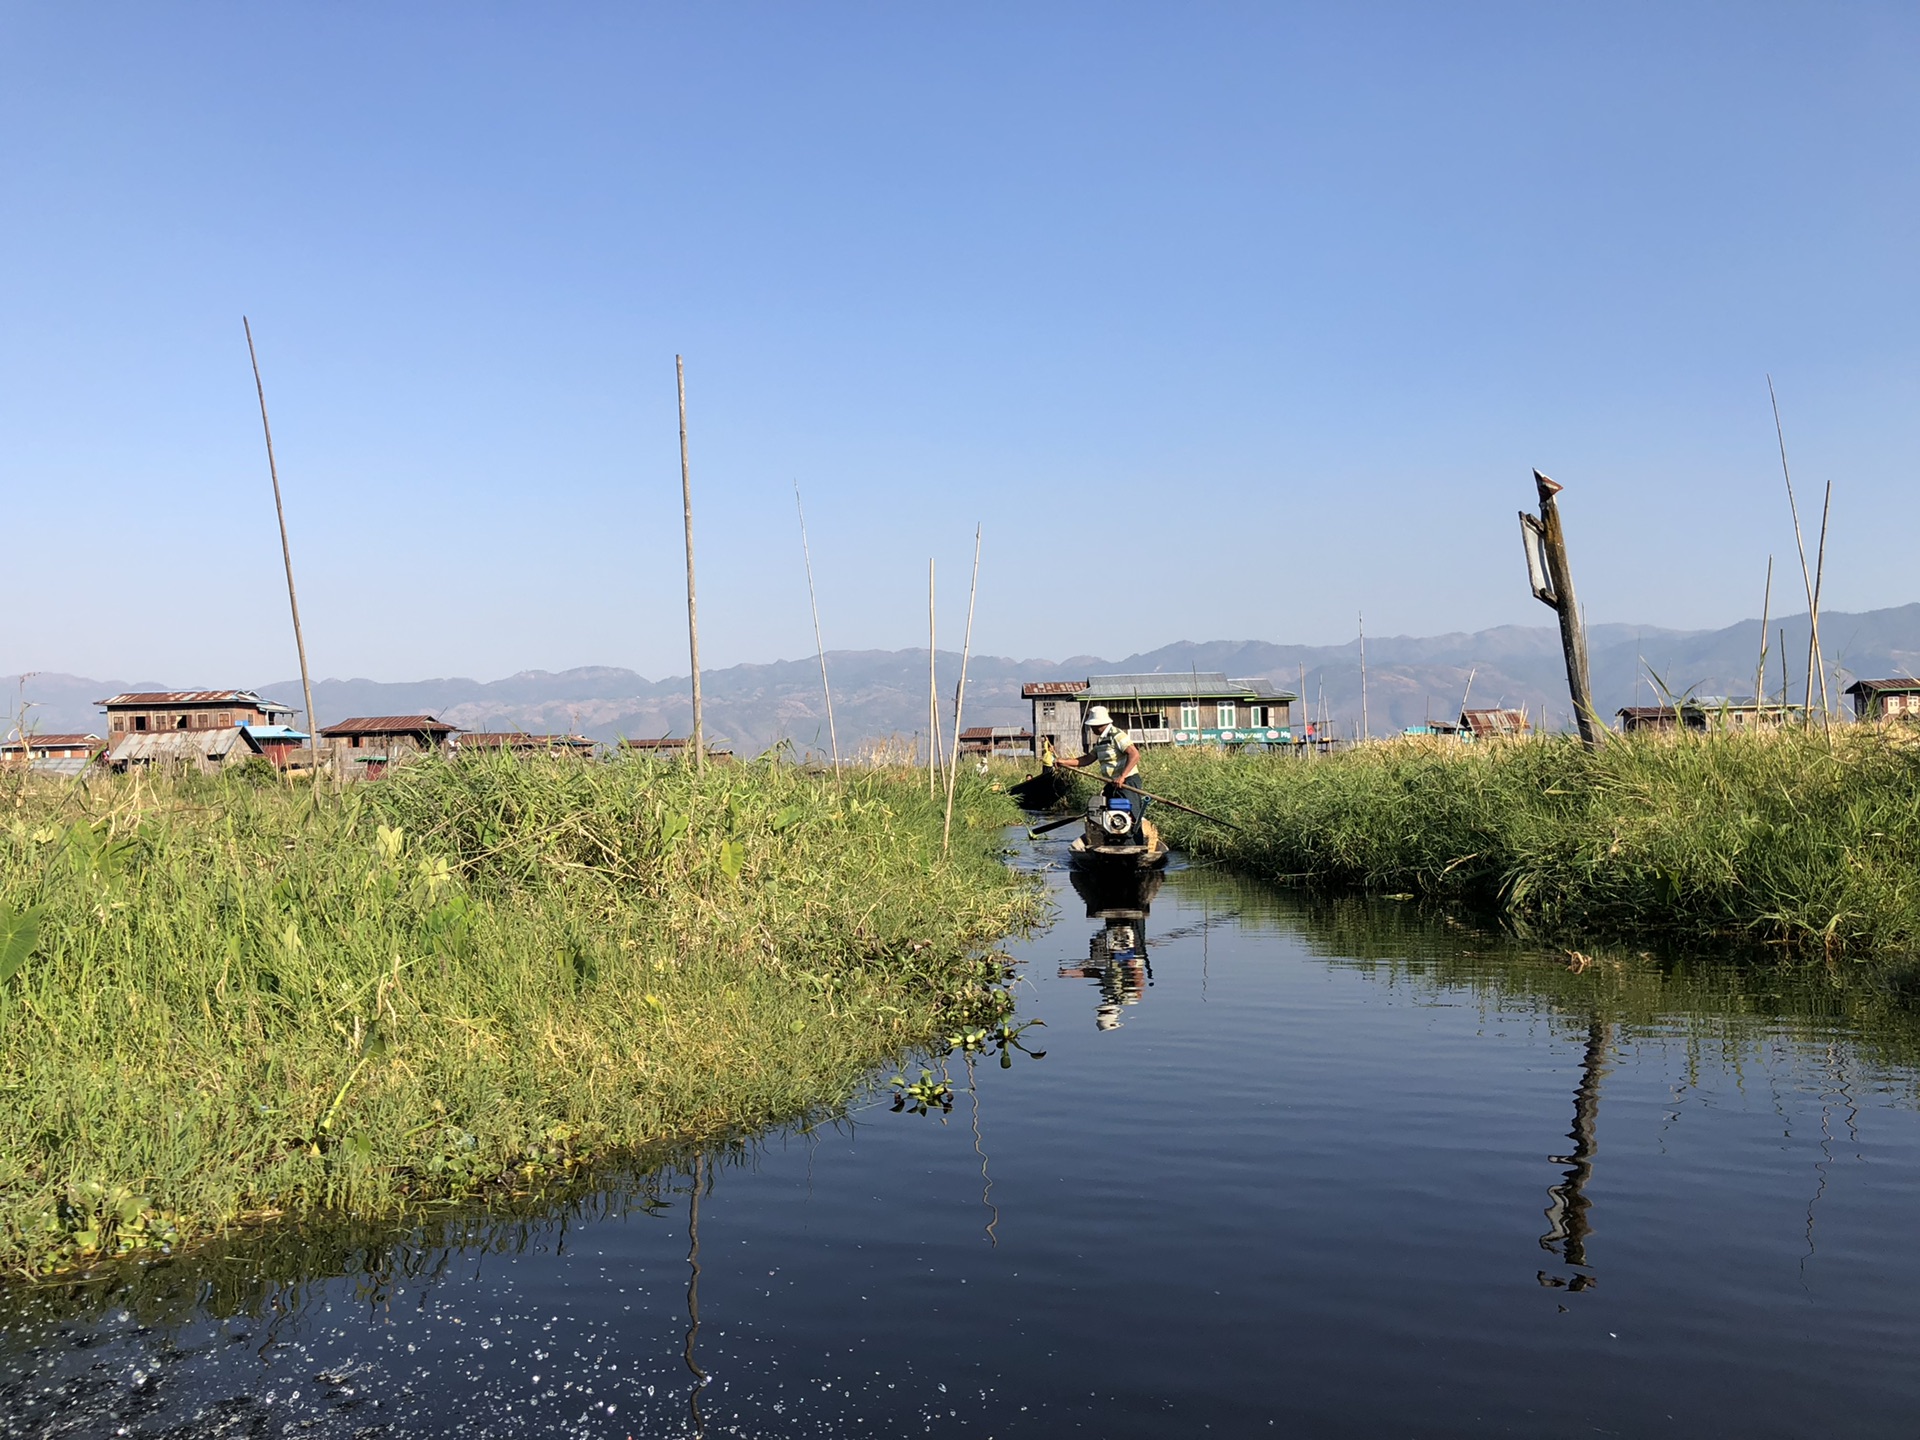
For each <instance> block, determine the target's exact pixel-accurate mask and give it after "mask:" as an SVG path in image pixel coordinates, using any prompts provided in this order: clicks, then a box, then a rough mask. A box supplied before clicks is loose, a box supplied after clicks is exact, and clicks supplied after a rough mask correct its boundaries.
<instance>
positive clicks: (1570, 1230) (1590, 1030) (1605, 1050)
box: [1537, 1015, 1613, 1290]
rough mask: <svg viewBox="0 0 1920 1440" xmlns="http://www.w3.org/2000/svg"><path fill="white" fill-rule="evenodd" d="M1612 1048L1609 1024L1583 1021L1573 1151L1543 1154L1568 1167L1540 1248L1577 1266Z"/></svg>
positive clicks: (1555, 1190)
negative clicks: (1583, 1047) (1602, 1090)
mask: <svg viewBox="0 0 1920 1440" xmlns="http://www.w3.org/2000/svg"><path fill="white" fill-rule="evenodd" d="M1612 1048H1613V1025H1612V1024H1611V1022H1609V1021H1605V1020H1602V1019H1601V1018H1600V1017H1599V1016H1597V1015H1596V1016H1594V1017H1593V1018H1592V1019H1591V1020H1590V1021H1588V1022H1587V1050H1586V1055H1585V1056H1584V1057H1583V1058H1582V1059H1581V1061H1580V1084H1579V1085H1578V1086H1577V1087H1576V1088H1575V1090H1574V1092H1573V1129H1572V1130H1571V1131H1569V1132H1568V1138H1570V1139H1571V1140H1572V1141H1573V1153H1572V1154H1569V1155H1550V1156H1548V1157H1547V1158H1548V1159H1550V1160H1552V1161H1553V1163H1554V1164H1556V1165H1565V1166H1566V1167H1567V1170H1566V1174H1565V1176H1564V1177H1563V1178H1562V1180H1561V1181H1560V1183H1559V1184H1558V1185H1552V1186H1549V1187H1548V1188H1547V1195H1548V1196H1549V1199H1548V1202H1547V1209H1546V1216H1547V1233H1546V1234H1544V1235H1542V1236H1541V1237H1540V1248H1541V1249H1542V1250H1546V1251H1549V1252H1551V1253H1554V1254H1557V1255H1559V1256H1561V1257H1562V1258H1563V1259H1565V1261H1566V1262H1567V1264H1568V1265H1569V1266H1572V1267H1575V1268H1576V1269H1578V1270H1581V1271H1585V1270H1586V1269H1587V1268H1588V1266H1587V1236H1588V1235H1589V1234H1590V1233H1591V1232H1592V1230H1593V1226H1592V1224H1591V1222H1590V1221H1589V1220H1588V1219H1587V1210H1588V1207H1589V1206H1590V1205H1591V1204H1592V1203H1593V1202H1592V1201H1590V1200H1588V1199H1587V1181H1588V1180H1590V1179H1592V1178H1593V1154H1594V1151H1595V1149H1597V1148H1598V1147H1597V1145H1596V1143H1595V1140H1594V1130H1595V1127H1596V1125H1597V1124H1598V1122H1599V1119H1600V1082H1601V1080H1602V1079H1604V1078H1605V1077H1606V1073H1607V1070H1608V1068H1609V1062H1608V1054H1609V1052H1610V1051H1611V1050H1612ZM1537 1278H1538V1279H1539V1281H1540V1283H1541V1284H1542V1285H1545V1286H1548V1287H1550V1288H1552V1289H1555V1290H1587V1289H1591V1288H1592V1286H1593V1283H1594V1277H1593V1276H1592V1275H1591V1274H1575V1275H1573V1276H1571V1277H1566V1276H1560V1275H1549V1274H1548V1273H1547V1272H1546V1271H1545V1270H1542V1271H1540V1272H1539V1275H1538V1277H1537Z"/></svg>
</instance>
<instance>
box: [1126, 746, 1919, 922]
mask: <svg viewBox="0 0 1920 1440" xmlns="http://www.w3.org/2000/svg"><path fill="white" fill-rule="evenodd" d="M1148 783H1149V787H1150V788H1152V789H1155V790H1157V791H1160V792H1162V793H1165V794H1166V795H1168V796H1169V797H1171V798H1173V799H1177V800H1183V801H1185V802H1186V803H1188V804H1191V805H1195V806H1197V807H1199V808H1201V809H1204V810H1208V811H1211V812H1213V813H1214V814H1217V815H1221V816H1223V817H1225V818H1227V819H1230V820H1236V821H1238V822H1239V823H1240V824H1241V825H1242V826H1244V827H1245V828H1244V830H1241V831H1234V830H1228V829H1225V828H1223V827H1220V826H1217V825H1210V824H1207V823H1206V822H1204V821H1197V820H1194V819H1192V818H1191V817H1188V816H1183V815H1180V814H1178V813H1176V812H1173V811H1172V810H1171V807H1161V809H1160V810H1159V811H1158V812H1156V813H1157V814H1158V816H1159V818H1160V821H1161V823H1162V825H1163V826H1164V827H1165V828H1166V829H1167V831H1168V832H1169V834H1170V838H1171V839H1172V841H1173V843H1174V844H1176V845H1179V846H1182V847H1184V848H1185V849H1187V850H1188V851H1189V852H1190V853H1192V854H1194V855H1197V856H1201V857H1207V858H1214V859H1218V860H1222V861H1225V862H1227V863H1229V864H1231V865H1233V866H1235V867H1237V868H1240V869H1243V870H1245V871H1247V872H1249V873H1252V874H1256V875H1263V876H1268V877H1274V878H1281V879H1287V880H1295V881H1301V882H1306V883H1309V884H1316V885H1328V886H1341V887H1354V888H1364V889H1371V890H1377V891H1388V892H1404V893H1409V894H1419V895H1426V896H1435V897H1440V898H1443V899H1448V900H1458V901H1465V902H1472V903H1475V904H1479V905H1484V906H1490V907H1496V908H1498V909H1499V910H1501V911H1503V912H1505V913H1506V914H1507V915H1509V916H1511V917H1513V918H1515V919H1517V920H1520V921H1524V922H1527V923H1530V924H1532V925H1535V926H1537V927H1540V928H1543V929H1551V930H1559V931H1563V932H1583V931H1591V932H1597V933H1602V934H1611V935H1616V936H1627V937H1640V936H1644V937H1649V938H1661V939H1668V940H1678V941H1683V942H1689V943H1696V942H1708V941H1711V942H1727V941H1737V942H1743V943H1744V942H1759V943H1763V944H1767V945H1771V946H1775V947H1779V948H1780V949H1782V950H1785V951H1788V952H1795V953H1809V952H1811V953H1820V954H1825V955H1828V956H1836V957H1837V956H1852V957H1867V956H1876V955H1886V954H1890V953H1910V952H1912V951H1914V950H1915V949H1916V948H1917V947H1920V744H1917V743H1915V738H1914V737H1913V736H1911V735H1906V734H1902V733H1900V732H1898V731H1887V730H1882V729H1877V728H1870V727H1860V728H1856V729H1848V730H1844V731H1839V732H1836V733H1835V734H1834V735H1833V736H1832V737H1831V738H1829V737H1827V736H1824V735H1821V734H1819V733H1818V732H1808V731H1802V730H1789V731H1781V732H1775V733H1773V734H1755V735H1714V736H1706V737H1695V736H1681V737H1662V736H1633V737H1627V738H1625V739H1616V740H1615V741H1614V742H1612V743H1610V744H1607V745H1605V746H1603V747H1601V748H1600V749H1598V750H1595V751H1588V750H1586V749H1584V748H1582V747H1580V746H1578V745H1574V744H1571V743H1568V742H1565V741H1562V740H1559V739H1555V738H1541V739H1536V740H1532V741H1526V742H1511V743H1496V744H1485V745H1460V744H1456V743H1454V742H1450V741H1438V742H1436V741H1418V740H1407V741H1396V742H1391V743H1388V744H1383V745H1376V746H1368V747H1363V748H1361V749H1357V750H1354V751H1351V752H1349V753H1346V754H1343V755H1339V756H1334V757H1327V758H1323V759H1317V760H1308V761H1305V762H1303V761H1301V760H1299V759H1297V758H1295V757H1291V756H1275V757H1270V758H1269V757H1254V756H1245V757H1239V756H1222V755H1218V754H1205V753H1196V752H1183V753H1178V754H1166V755H1156V756H1155V757H1154V758H1153V764H1152V767H1151V776H1150V779H1149V782H1148Z"/></svg>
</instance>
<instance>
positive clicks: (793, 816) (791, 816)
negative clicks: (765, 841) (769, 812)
mask: <svg viewBox="0 0 1920 1440" xmlns="http://www.w3.org/2000/svg"><path fill="white" fill-rule="evenodd" d="M806 813H807V812H806V808H805V807H804V806H800V805H789V806H787V808H786V809H784V810H782V811H781V812H780V813H779V814H778V815H775V816H774V817H773V825H772V829H773V833H774V834H776V835H778V834H779V833H780V832H781V831H782V830H787V829H791V828H792V827H793V826H795V825H798V824H799V823H800V820H801V817H802V816H804V815H805V814H806Z"/></svg>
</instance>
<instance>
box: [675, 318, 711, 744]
mask: <svg viewBox="0 0 1920 1440" xmlns="http://www.w3.org/2000/svg"><path fill="white" fill-rule="evenodd" d="M673 377H674V380H675V382H676V383H677V385H678V386H679V390H680V503H681V505H682V506H683V507H684V508H685V511H686V521H687V652H688V658H689V659H690V660H691V661H692V664H693V739H692V741H691V742H690V743H691V744H692V746H693V768H694V769H695V770H704V769H706V768H707V743H706V732H705V729H704V727H703V726H702V724H701V717H700V616H699V612H698V611H697V610H696V609H695V607H694V601H693V478H692V472H691V471H690V470H689V468H688V466H687V368H686V366H685V365H684V364H683V363H681V359H680V357H679V356H678V355H676V356H674V357H673Z"/></svg>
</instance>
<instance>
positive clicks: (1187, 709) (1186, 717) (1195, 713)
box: [1180, 704, 1200, 730]
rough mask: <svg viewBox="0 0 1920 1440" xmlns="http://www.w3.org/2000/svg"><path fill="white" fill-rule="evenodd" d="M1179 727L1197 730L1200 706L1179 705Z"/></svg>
mask: <svg viewBox="0 0 1920 1440" xmlns="http://www.w3.org/2000/svg"><path fill="white" fill-rule="evenodd" d="M1180 728H1181V729H1182V730H1198V729H1199V728H1200V707H1199V706H1198V705H1191V704H1189V705H1182V706H1181V707H1180Z"/></svg>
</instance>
